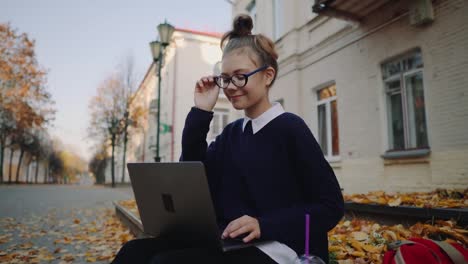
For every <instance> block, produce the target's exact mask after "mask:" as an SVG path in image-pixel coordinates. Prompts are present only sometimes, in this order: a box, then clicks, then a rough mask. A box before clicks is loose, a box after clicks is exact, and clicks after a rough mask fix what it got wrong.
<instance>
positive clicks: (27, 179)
mask: <svg viewBox="0 0 468 264" xmlns="http://www.w3.org/2000/svg"><path fill="white" fill-rule="evenodd" d="M30 169H31V161H29V163H28V165H27V166H26V183H29V170H30Z"/></svg>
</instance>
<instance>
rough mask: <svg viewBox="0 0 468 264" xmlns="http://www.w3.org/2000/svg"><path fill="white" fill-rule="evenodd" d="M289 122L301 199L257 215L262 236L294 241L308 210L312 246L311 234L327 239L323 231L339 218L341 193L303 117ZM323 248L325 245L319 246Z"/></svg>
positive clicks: (328, 228) (301, 231) (341, 205)
mask: <svg viewBox="0 0 468 264" xmlns="http://www.w3.org/2000/svg"><path fill="white" fill-rule="evenodd" d="M292 123H293V127H292V128H290V129H291V130H290V131H292V132H291V133H292V134H293V136H292V138H291V140H290V142H291V145H292V146H291V148H290V151H291V152H292V153H291V155H292V158H293V160H294V162H295V167H296V168H297V171H296V173H297V175H295V176H296V177H297V179H298V183H299V185H300V186H301V190H300V192H301V193H302V197H303V201H302V202H301V203H300V204H295V205H294V206H293V207H290V208H283V209H279V210H275V211H273V212H270V213H268V214H266V215H263V216H261V217H259V222H260V229H261V235H262V238H264V239H267V240H279V241H285V242H287V241H294V240H296V241H297V238H298V237H300V238H303V237H304V231H305V229H304V225H305V214H306V213H308V214H309V215H310V219H311V225H310V228H311V230H310V233H311V234H310V237H311V246H313V244H314V243H313V239H314V237H321V239H323V238H324V237H323V236H325V238H324V239H326V232H327V231H329V230H331V229H332V228H333V227H335V225H336V224H337V223H338V221H339V220H340V219H341V218H342V216H343V214H344V202H343V196H342V194H341V190H340V186H339V184H338V181H337V179H336V176H335V174H334V172H333V170H332V168H331V167H330V165H329V164H328V162H327V161H326V160H325V158H324V156H323V153H322V151H321V149H320V146H319V144H318V143H317V141H316V140H315V138H314V136H313V135H312V133H311V131H310V129H309V128H308V126H307V125H306V124H305V123H304V121H303V120H302V119H298V120H294V121H293V122H292ZM288 129H289V128H288ZM291 176H292V175H291ZM301 241H302V239H301ZM325 247H326V245H325ZM323 250H326V248H325V249H320V251H323ZM311 252H314V250H313V249H312V250H311Z"/></svg>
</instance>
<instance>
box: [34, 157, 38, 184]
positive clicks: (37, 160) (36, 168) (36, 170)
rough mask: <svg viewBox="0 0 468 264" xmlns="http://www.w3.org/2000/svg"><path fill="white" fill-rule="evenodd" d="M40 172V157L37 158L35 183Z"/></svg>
mask: <svg viewBox="0 0 468 264" xmlns="http://www.w3.org/2000/svg"><path fill="white" fill-rule="evenodd" d="M38 174H39V159H36V175H35V179H34V183H36V184H37V175H38Z"/></svg>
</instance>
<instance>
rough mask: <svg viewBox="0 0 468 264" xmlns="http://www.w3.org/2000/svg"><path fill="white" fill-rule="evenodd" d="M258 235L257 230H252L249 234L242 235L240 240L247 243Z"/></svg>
mask: <svg viewBox="0 0 468 264" xmlns="http://www.w3.org/2000/svg"><path fill="white" fill-rule="evenodd" d="M257 237H258V235H257V231H255V230H254V231H252V232H250V234H249V235H248V236H246V237H244V239H242V241H244V243H249V242H250V241H252V240H253V239H255V238H257Z"/></svg>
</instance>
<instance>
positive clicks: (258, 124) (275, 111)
mask: <svg viewBox="0 0 468 264" xmlns="http://www.w3.org/2000/svg"><path fill="white" fill-rule="evenodd" d="M284 112H285V111H284V109H283V106H282V105H281V104H280V103H278V102H274V103H272V106H271V107H270V109H268V110H266V111H265V112H264V113H263V114H261V115H260V116H259V117H257V118H255V119H251V118H249V117H247V116H245V117H244V122H243V123H242V131H244V128H245V126H246V125H247V122H248V121H249V120H252V131H253V133H254V134H255V133H257V132H258V131H259V130H260V129H262V128H263V127H264V126H266V125H267V124H268V123H270V121H271V120H273V119H275V118H276V117H277V116H279V115H281V114H282V113H284Z"/></svg>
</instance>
